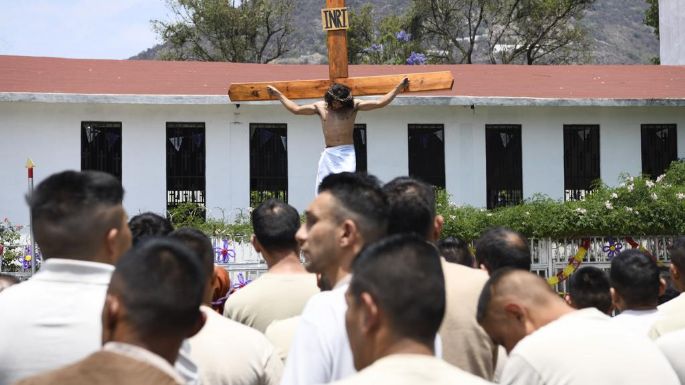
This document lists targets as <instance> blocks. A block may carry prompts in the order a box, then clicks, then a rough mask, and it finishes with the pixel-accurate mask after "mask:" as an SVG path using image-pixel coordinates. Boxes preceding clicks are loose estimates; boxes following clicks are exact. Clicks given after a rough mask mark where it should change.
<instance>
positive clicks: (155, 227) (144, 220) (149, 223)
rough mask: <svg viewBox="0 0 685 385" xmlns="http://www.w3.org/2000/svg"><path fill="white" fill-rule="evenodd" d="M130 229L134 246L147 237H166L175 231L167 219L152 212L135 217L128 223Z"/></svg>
mask: <svg viewBox="0 0 685 385" xmlns="http://www.w3.org/2000/svg"><path fill="white" fill-rule="evenodd" d="M128 227H129V228H130V229H131V236H132V239H133V245H134V246H135V245H137V244H138V243H139V242H140V241H141V240H143V239H145V238H147V237H158V236H166V235H168V234H169V233H170V232H172V231H174V226H173V225H172V224H171V222H170V221H169V220H168V219H167V218H165V217H163V216H161V215H159V214H155V213H151V212H147V213H143V214H138V215H136V216H134V217H133V218H131V219H130V220H129V221H128Z"/></svg>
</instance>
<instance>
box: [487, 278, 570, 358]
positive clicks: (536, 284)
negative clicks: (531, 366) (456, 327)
mask: <svg viewBox="0 0 685 385" xmlns="http://www.w3.org/2000/svg"><path fill="white" fill-rule="evenodd" d="M570 311H572V309H571V308H570V307H569V306H568V305H567V304H566V303H565V302H564V300H563V299H561V297H559V296H558V295H557V293H555V292H554V291H553V290H552V288H551V287H550V286H549V285H548V284H547V282H546V281H545V280H544V279H542V278H540V277H539V276H537V275H535V274H532V273H529V272H527V271H523V270H518V269H502V270H498V271H496V272H495V273H494V274H493V275H492V276H491V277H490V279H489V280H488V282H487V283H486V284H485V286H484V287H483V291H482V292H481V295H480V299H479V301H478V312H477V315H476V317H477V319H478V323H479V324H481V326H483V328H484V329H485V331H486V332H487V333H488V335H490V338H492V340H493V341H494V342H495V343H496V344H498V345H502V346H504V347H505V348H506V350H507V352H511V350H512V349H513V348H514V346H516V344H517V343H518V342H519V341H520V340H521V339H523V338H524V337H525V336H527V335H529V334H531V333H532V332H534V331H535V330H537V329H539V328H540V327H542V326H544V325H546V324H547V323H549V322H551V321H554V320H555V319H557V318H559V317H561V316H562V315H564V314H565V313H567V312H570Z"/></svg>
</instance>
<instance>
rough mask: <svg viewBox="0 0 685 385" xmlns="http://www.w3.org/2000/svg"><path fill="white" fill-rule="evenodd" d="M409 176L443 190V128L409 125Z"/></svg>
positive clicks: (433, 125) (431, 125)
mask: <svg viewBox="0 0 685 385" xmlns="http://www.w3.org/2000/svg"><path fill="white" fill-rule="evenodd" d="M409 176H411V177H412V178H416V179H420V180H422V181H424V182H426V183H430V184H432V185H433V186H435V187H438V188H445V126H444V125H443V124H410V125H409Z"/></svg>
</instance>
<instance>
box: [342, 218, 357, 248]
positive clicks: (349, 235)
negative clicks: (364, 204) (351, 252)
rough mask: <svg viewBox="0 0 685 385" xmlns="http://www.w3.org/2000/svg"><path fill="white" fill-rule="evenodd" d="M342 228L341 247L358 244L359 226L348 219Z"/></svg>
mask: <svg viewBox="0 0 685 385" xmlns="http://www.w3.org/2000/svg"><path fill="white" fill-rule="evenodd" d="M340 226H341V227H340V231H341V232H342V234H341V236H340V247H350V246H352V245H354V244H355V243H357V240H358V237H359V232H358V229H357V224H356V223H354V221H353V220H351V219H346V220H344V221H343V223H342V224H341V225H340Z"/></svg>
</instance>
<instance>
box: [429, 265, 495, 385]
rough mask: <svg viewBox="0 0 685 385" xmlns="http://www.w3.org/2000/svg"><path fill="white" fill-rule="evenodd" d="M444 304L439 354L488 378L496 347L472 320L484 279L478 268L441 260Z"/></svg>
mask: <svg viewBox="0 0 685 385" xmlns="http://www.w3.org/2000/svg"><path fill="white" fill-rule="evenodd" d="M442 269H443V272H444V274H445V290H446V300H447V304H446V305H447V306H446V309H445V318H444V319H443V321H442V326H441V327H440V332H439V334H440V337H441V338H442V347H443V352H442V358H443V359H444V360H445V361H447V362H449V363H450V364H452V365H454V366H456V367H458V368H460V369H462V370H465V371H467V372H469V373H472V374H475V375H477V376H479V377H482V378H485V379H487V380H489V381H490V380H492V378H493V374H494V370H495V362H496V361H497V348H496V346H495V345H494V344H493V343H492V340H491V339H490V337H488V335H487V333H486V332H485V330H483V328H481V327H480V325H478V322H477V321H476V309H477V307H478V298H479V297H480V292H481V290H482V289H483V286H484V285H485V282H486V281H487V280H488V275H487V273H485V272H484V271H482V270H478V269H472V268H469V267H466V266H462V265H458V264H455V263H449V262H447V261H445V260H443V262H442Z"/></svg>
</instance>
